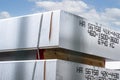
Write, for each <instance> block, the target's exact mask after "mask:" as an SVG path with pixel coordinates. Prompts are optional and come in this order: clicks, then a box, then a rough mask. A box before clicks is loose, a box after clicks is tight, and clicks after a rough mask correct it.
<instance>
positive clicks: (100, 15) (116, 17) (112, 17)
mask: <svg viewBox="0 0 120 80" xmlns="http://www.w3.org/2000/svg"><path fill="white" fill-rule="evenodd" d="M32 1H34V2H35V4H36V7H37V9H38V8H43V9H45V10H56V9H61V10H65V11H69V12H72V13H75V14H78V15H80V16H83V17H85V18H87V19H89V20H92V21H96V22H98V23H101V24H104V25H107V26H111V25H115V26H120V9H119V8H106V9H104V10H103V12H97V10H96V9H95V8H94V7H93V6H92V5H88V4H86V3H85V2H84V0H62V1H58V2H55V1H53V0H47V1H45V0H32Z"/></svg>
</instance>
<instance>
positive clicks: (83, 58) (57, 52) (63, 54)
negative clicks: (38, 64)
mask: <svg viewBox="0 0 120 80" xmlns="http://www.w3.org/2000/svg"><path fill="white" fill-rule="evenodd" d="M43 56H44V59H62V60H68V61H73V62H79V63H83V64H88V65H93V66H99V67H105V59H104V58H101V57H98V56H93V55H88V54H82V53H79V54H78V52H73V51H69V50H65V49H60V48H59V49H46V50H44V53H43Z"/></svg>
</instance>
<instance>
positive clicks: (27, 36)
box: [0, 13, 41, 51]
mask: <svg viewBox="0 0 120 80" xmlns="http://www.w3.org/2000/svg"><path fill="white" fill-rule="evenodd" d="M40 18H41V13H40V14H33V15H28V16H23V17H16V18H8V19H3V20H0V51H4V50H5V51H7V50H8V51H9V50H17V49H18V50H20V49H29V48H31V49H33V48H36V47H37V41H38V33H39V27H40Z"/></svg>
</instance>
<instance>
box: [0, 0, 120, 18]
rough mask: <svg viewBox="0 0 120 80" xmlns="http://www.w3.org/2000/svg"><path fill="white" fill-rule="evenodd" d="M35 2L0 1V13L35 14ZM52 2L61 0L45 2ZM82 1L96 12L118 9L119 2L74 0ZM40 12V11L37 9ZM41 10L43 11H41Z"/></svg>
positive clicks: (14, 14)
mask: <svg viewBox="0 0 120 80" xmlns="http://www.w3.org/2000/svg"><path fill="white" fill-rule="evenodd" d="M35 1H37V0H31V1H30V0H0V12H2V11H7V12H9V13H10V14H11V16H19V15H25V14H30V13H35V12H34V11H33V10H32V9H33V8H35V6H36V4H35ZM38 1H45V0H38ZM46 1H53V2H61V1H63V0H46ZM74 1H84V2H85V3H86V4H88V5H90V6H93V7H94V8H95V9H96V10H97V11H103V10H104V9H105V8H120V0H74ZM39 10H40V9H39ZM42 10H43V9H42Z"/></svg>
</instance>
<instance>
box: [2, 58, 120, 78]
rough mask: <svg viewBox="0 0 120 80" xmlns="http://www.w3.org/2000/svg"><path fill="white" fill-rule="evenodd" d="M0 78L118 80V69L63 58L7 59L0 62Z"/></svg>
mask: <svg viewBox="0 0 120 80" xmlns="http://www.w3.org/2000/svg"><path fill="white" fill-rule="evenodd" d="M35 64H36V67H35ZM0 80H120V71H114V70H109V69H104V68H100V67H95V66H89V65H84V64H80V63H75V62H69V61H63V60H41V61H34V60H33V61H7V62H0Z"/></svg>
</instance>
